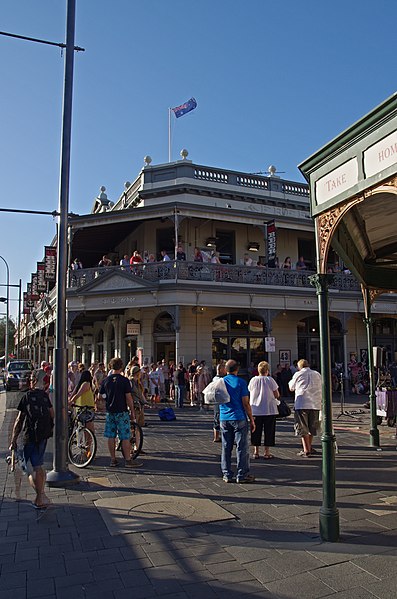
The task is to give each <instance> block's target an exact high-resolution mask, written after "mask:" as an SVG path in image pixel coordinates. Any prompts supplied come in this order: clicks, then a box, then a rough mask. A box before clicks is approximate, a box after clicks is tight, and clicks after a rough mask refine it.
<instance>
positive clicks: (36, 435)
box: [26, 389, 54, 443]
mask: <svg viewBox="0 0 397 599" xmlns="http://www.w3.org/2000/svg"><path fill="white" fill-rule="evenodd" d="M26 400H27V401H26V412H27V416H28V428H29V433H30V435H31V439H32V441H33V442H34V443H41V442H42V441H45V440H46V439H49V438H50V437H52V431H53V428H54V422H53V419H52V417H51V413H50V402H49V399H48V396H47V394H46V393H45V392H44V391H42V390H41V389H32V390H31V391H28V392H27V394H26Z"/></svg>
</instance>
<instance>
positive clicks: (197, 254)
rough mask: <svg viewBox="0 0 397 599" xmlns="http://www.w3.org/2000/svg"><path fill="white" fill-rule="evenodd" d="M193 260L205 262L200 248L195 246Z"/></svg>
mask: <svg viewBox="0 0 397 599" xmlns="http://www.w3.org/2000/svg"><path fill="white" fill-rule="evenodd" d="M193 262H204V259H203V254H202V253H201V250H200V248H197V247H196V248H194V256H193Z"/></svg>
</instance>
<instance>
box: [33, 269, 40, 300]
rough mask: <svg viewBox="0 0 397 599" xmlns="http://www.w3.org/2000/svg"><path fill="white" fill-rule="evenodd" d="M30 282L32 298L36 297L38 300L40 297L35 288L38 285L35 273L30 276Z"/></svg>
mask: <svg viewBox="0 0 397 599" xmlns="http://www.w3.org/2000/svg"><path fill="white" fill-rule="evenodd" d="M31 281H32V296H33V297H37V298H39V297H40V296H39V290H38V288H37V285H38V277H37V273H33V274H32V279H31Z"/></svg>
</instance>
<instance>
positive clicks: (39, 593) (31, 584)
mask: <svg viewBox="0 0 397 599" xmlns="http://www.w3.org/2000/svg"><path fill="white" fill-rule="evenodd" d="M54 593H55V584H54V580H53V579H52V578H46V579H43V580H40V581H39V582H38V581H36V580H28V584H27V590H26V597H27V599H33V598H34V597H38V598H39V599H41V598H42V597H45V596H46V595H52V594H54Z"/></svg>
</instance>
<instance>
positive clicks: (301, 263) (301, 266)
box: [296, 256, 307, 270]
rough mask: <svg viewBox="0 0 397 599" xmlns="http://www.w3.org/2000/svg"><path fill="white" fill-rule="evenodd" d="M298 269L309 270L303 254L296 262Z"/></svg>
mask: <svg viewBox="0 0 397 599" xmlns="http://www.w3.org/2000/svg"><path fill="white" fill-rule="evenodd" d="M296 270H307V265H306V262H305V259H304V257H303V256H300V258H299V260H298V262H297V263H296Z"/></svg>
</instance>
